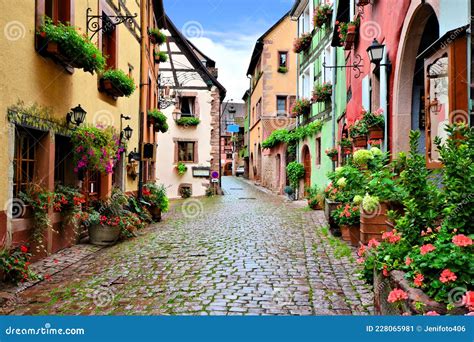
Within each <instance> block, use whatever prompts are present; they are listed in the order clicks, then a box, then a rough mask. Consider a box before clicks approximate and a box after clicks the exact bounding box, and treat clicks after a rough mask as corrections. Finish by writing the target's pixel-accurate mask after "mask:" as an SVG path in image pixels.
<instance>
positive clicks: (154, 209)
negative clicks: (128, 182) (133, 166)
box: [143, 183, 169, 222]
mask: <svg viewBox="0 0 474 342" xmlns="http://www.w3.org/2000/svg"><path fill="white" fill-rule="evenodd" d="M143 199H144V200H145V201H146V202H147V203H148V204H149V206H148V210H149V211H150V214H151V215H152V217H153V220H154V221H157V222H160V221H161V214H162V213H165V212H167V211H168V208H169V200H168V197H167V196H166V188H165V186H164V185H163V184H161V185H157V184H155V183H146V184H145V185H144V187H143Z"/></svg>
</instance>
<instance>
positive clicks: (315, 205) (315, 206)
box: [308, 199, 322, 210]
mask: <svg viewBox="0 0 474 342" xmlns="http://www.w3.org/2000/svg"><path fill="white" fill-rule="evenodd" d="M308 207H310V208H311V209H313V210H321V209H322V208H321V206H320V205H319V203H318V201H311V200H309V199H308Z"/></svg>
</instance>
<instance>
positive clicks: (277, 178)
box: [247, 13, 297, 192]
mask: <svg viewBox="0 0 474 342" xmlns="http://www.w3.org/2000/svg"><path fill="white" fill-rule="evenodd" d="M296 29H297V27H296V23H295V22H293V21H291V19H290V17H289V15H288V13H286V14H285V15H284V16H283V17H282V18H281V19H280V20H279V21H278V22H277V23H276V24H275V25H273V26H272V27H271V28H270V29H269V30H268V31H267V32H265V33H264V34H263V35H262V36H261V37H260V38H259V39H258V40H257V42H256V44H255V48H254V51H253V53H252V58H251V61H250V65H249V68H248V71H247V75H249V76H251V81H250V82H251V84H250V106H249V111H250V113H249V146H248V147H249V178H250V179H252V180H255V181H256V182H259V183H261V184H262V185H264V186H266V187H268V188H270V189H272V190H275V191H277V192H281V191H282V190H283V187H284V185H285V179H286V172H285V166H286V151H272V150H262V147H261V144H262V142H263V141H264V140H265V139H266V138H267V137H268V136H269V135H270V134H271V132H273V131H274V130H276V129H281V128H285V127H288V126H289V125H291V124H292V123H293V122H294V118H292V115H291V113H290V112H291V110H290V108H291V106H292V104H293V102H294V101H295V98H296V79H297V76H296V75H297V56H296V54H295V53H294V52H293V39H294V37H296Z"/></svg>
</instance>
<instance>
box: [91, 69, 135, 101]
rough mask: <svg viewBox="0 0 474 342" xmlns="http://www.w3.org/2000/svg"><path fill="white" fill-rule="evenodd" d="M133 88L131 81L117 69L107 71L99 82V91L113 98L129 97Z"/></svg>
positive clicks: (133, 84)
mask: <svg viewBox="0 0 474 342" xmlns="http://www.w3.org/2000/svg"><path fill="white" fill-rule="evenodd" d="M135 87H136V86H135V82H134V81H133V79H132V78H131V77H129V76H128V75H127V74H125V72H123V71H122V70H119V69H109V70H107V71H106V72H104V73H103V74H102V76H101V78H100V81H99V90H100V91H102V92H105V93H107V94H108V95H110V96H113V97H122V96H125V97H129V96H130V95H132V94H133V92H134V91H135Z"/></svg>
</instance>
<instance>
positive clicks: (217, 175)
mask: <svg viewBox="0 0 474 342" xmlns="http://www.w3.org/2000/svg"><path fill="white" fill-rule="evenodd" d="M211 177H212V179H218V178H219V172H217V171H212V173H211Z"/></svg>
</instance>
